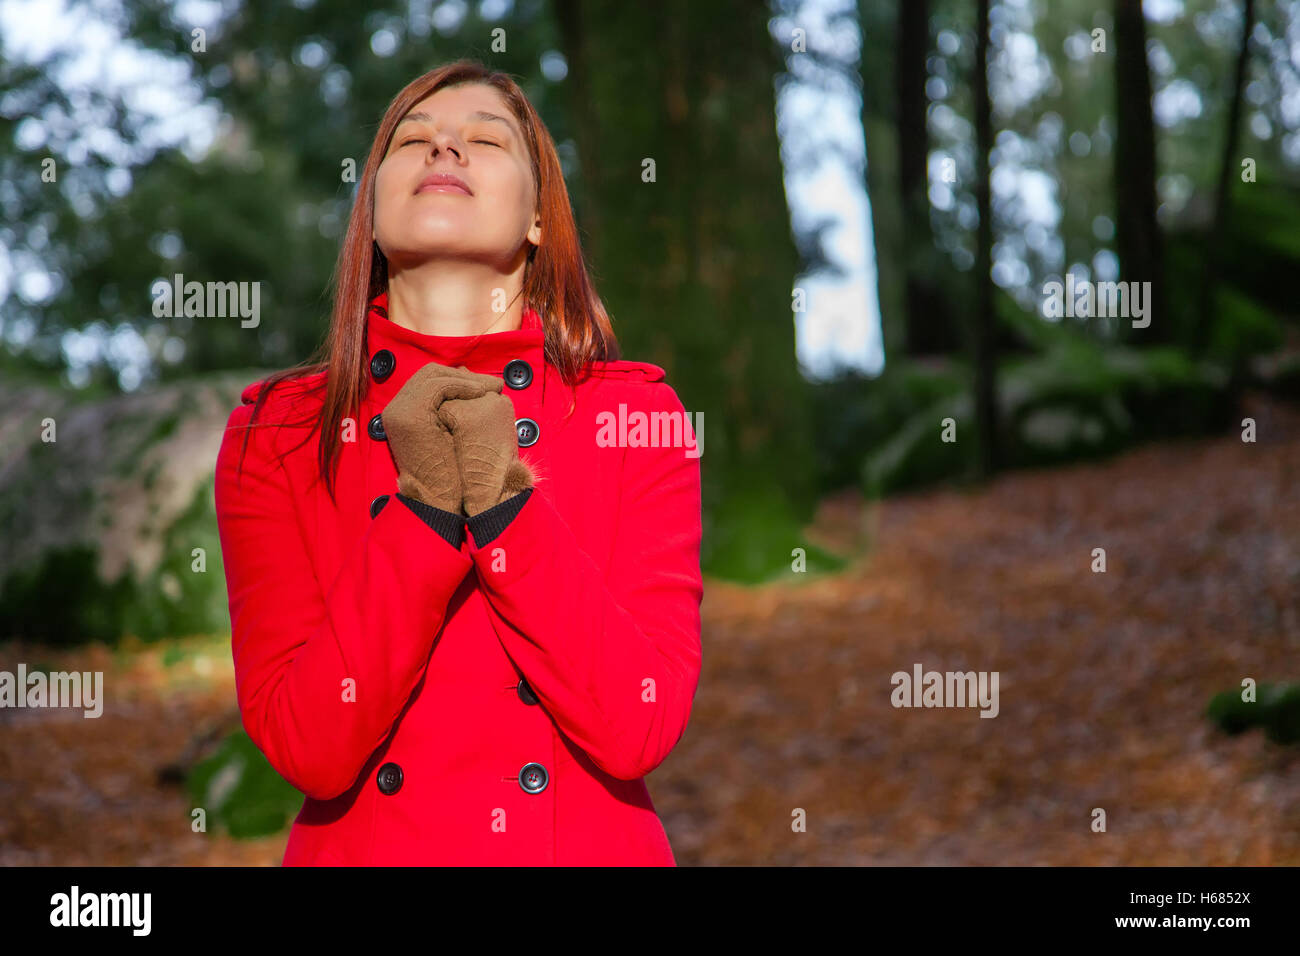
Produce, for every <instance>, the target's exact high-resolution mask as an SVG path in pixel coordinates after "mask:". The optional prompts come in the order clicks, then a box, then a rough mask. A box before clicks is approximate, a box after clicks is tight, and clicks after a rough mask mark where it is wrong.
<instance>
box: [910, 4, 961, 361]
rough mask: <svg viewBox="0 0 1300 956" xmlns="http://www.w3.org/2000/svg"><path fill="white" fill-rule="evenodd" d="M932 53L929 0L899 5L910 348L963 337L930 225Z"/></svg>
mask: <svg viewBox="0 0 1300 956" xmlns="http://www.w3.org/2000/svg"><path fill="white" fill-rule="evenodd" d="M929 53H930V3H929V0H901V2H900V3H899V4H898V42H897V45H896V47H895V56H894V65H895V69H894V93H895V97H896V100H897V104H898V105H897V112H896V114H895V116H896V121H897V125H898V185H899V192H900V194H901V195H902V197H903V264H904V269H905V288H904V303H905V309H906V313H907V345H906V348H907V353H908V354H909V355H924V354H934V353H946V352H953V351H956V350H957V349H958V348H959V346H960V342H959V339H958V336H957V330H956V328H955V327H954V324H953V318H952V315H951V314H950V310H949V309H948V303H947V300H946V299H945V298H944V295H943V290H942V288H941V287H940V285H939V283H938V282H937V281H936V276H935V267H936V265H937V258H938V257H937V254H936V250H935V246H934V233H933V230H932V229H931V228H930V178H929V170H928V162H929V154H930V138H929V133H928V130H927V129H926V109H927V107H928V105H929V102H928V99H927V97H926V93H925V81H926V68H925V61H926V57H927V56H929Z"/></svg>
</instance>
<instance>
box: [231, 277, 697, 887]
mask: <svg viewBox="0 0 1300 956" xmlns="http://www.w3.org/2000/svg"><path fill="white" fill-rule="evenodd" d="M386 304H387V302H386V296H380V297H379V298H377V299H376V300H375V304H374V305H373V306H372V308H371V310H370V312H369V315H368V317H367V336H368V339H367V348H368V354H369V355H370V356H371V357H372V361H371V363H370V373H371V374H370V375H369V379H368V384H367V394H366V397H365V399H364V402H363V405H362V409H361V418H360V419H359V420H358V421H357V423H356V436H355V440H354V441H351V442H345V443H344V445H343V451H342V454H341V459H340V465H339V471H338V478H337V488H336V494H337V504H336V503H335V502H334V501H332V500H331V499H330V497H329V495H328V494H327V493H326V491H325V488H324V486H323V485H322V484H320V483H319V482H318V480H317V472H316V469H317V457H316V455H317V446H318V439H319V435H318V434H313V435H312V437H311V439H310V440H309V441H307V442H306V443H305V444H303V445H302V446H301V447H300V448H298V449H297V450H296V451H293V452H291V453H290V454H289V455H288V456H287V457H286V458H285V460H284V465H283V467H280V466H279V465H277V464H276V461H275V459H274V458H273V457H272V452H273V451H279V450H281V449H285V448H291V447H292V446H294V445H297V444H298V443H299V442H300V441H301V440H302V438H303V436H304V435H305V434H306V431H305V429H303V428H293V427H286V428H283V429H280V428H261V427H255V428H254V429H253V434H252V437H251V438H250V441H249V448H248V453H247V457H246V458H245V460H244V470H243V474H242V478H241V477H237V475H236V466H237V464H238V457H239V451H240V444H241V442H242V439H243V436H244V433H245V431H246V430H247V429H246V428H245V427H244V426H246V425H247V423H248V420H249V416H250V413H251V410H252V406H251V402H252V401H253V400H254V398H255V397H256V395H257V393H258V390H259V388H260V387H261V386H260V383H254V384H253V385H250V386H249V387H248V388H247V389H246V390H245V391H244V393H243V403H244V404H242V405H241V406H240V407H238V408H236V409H235V410H234V412H233V413H232V414H231V416H230V421H229V424H228V425H227V430H226V433H225V438H224V441H223V443H222V446H221V451H220V453H219V455H218V458H217V466H216V507H217V520H218V525H219V530H220V535H221V549H222V555H223V559H224V563H225V571H226V580H227V585H228V588H229V595H230V621H231V638H232V640H231V643H232V649H233V654H234V662H235V680H236V686H237V693H238V699H239V707H240V711H241V713H242V716H243V724H244V727H245V728H246V729H247V731H248V734H249V736H250V737H251V738H252V739H253V741H254V742H255V743H256V744H257V746H258V747H259V748H260V749H261V751H262V752H263V753H264V754H265V755H266V757H267V759H268V760H269V761H270V763H271V765H272V766H273V767H274V768H275V769H276V770H277V771H278V772H279V773H280V774H281V775H283V776H284V778H285V779H286V780H288V781H289V782H290V783H291V784H293V785H294V787H296V788H297V789H298V790H301V791H302V792H303V793H304V794H305V795H306V797H307V799H306V800H305V802H304V803H303V807H302V810H301V812H300V813H299V814H298V816H297V818H296V819H295V821H294V824H293V828H292V831H291V832H290V835H289V842H288V848H287V850H286V852H285V857H284V864H285V865H298V864H326V865H329V864H343V865H391V864H396V865H439V864H450V865H479V864H506V865H512V864H518V865H545V864H555V865H561V866H567V865H588V864H592V865H602V864H638V865H644V864H660V865H669V866H671V865H674V863H675V861H674V859H673V855H672V850H671V849H670V847H669V845H668V839H667V836H666V834H665V833H664V829H663V826H662V824H661V823H660V821H659V818H658V816H657V814H656V813H655V809H654V806H653V805H652V803H651V802H650V796H649V793H648V792H647V790H646V786H645V783H644V781H643V780H642V778H643V777H644V776H645V775H646V774H648V773H649V772H650V771H652V770H654V769H655V767H657V766H658V765H659V764H660V763H661V762H662V761H663V759H664V758H665V757H666V756H667V755H668V752H669V751H670V750H672V748H673V746H674V745H675V744H676V743H677V741H678V740H679V739H680V737H681V736H682V733H683V731H684V730H685V728H686V722H687V719H688V717H689V715H690V710H691V702H692V699H693V698H694V695H695V689H696V685H697V683H698V680H699V673H700V600H701V595H702V588H701V579H700V565H699V546H700V533H701V528H700V466H699V458H698V456H696V455H695V454H694V453H692V452H691V451H690V450H689V449H686V448H683V447H665V446H663V445H662V444H661V446H660V447H654V446H653V445H647V444H646V441H645V440H640V441H639V445H640V447H627V446H628V445H633V444H635V443H638V439H645V435H644V433H642V434H640V435H638V434H636V433H635V432H629V433H628V434H629V435H631V436H632V440H629V441H626V442H623V443H622V444H621V445H619V444H616V445H613V446H612V447H610V442H609V441H608V439H609V437H610V435H611V431H610V429H609V428H608V427H607V426H608V424H609V421H610V416H614V417H618V416H620V408H619V406H620V405H625V406H626V408H625V410H624V413H623V414H625V415H627V416H634V413H635V412H637V411H643V412H647V413H649V412H675V413H677V414H678V415H682V416H684V415H685V409H684V408H683V407H682V404H681V402H680V401H679V400H678V398H677V395H676V393H675V392H674V391H673V389H672V388H671V387H670V386H669V385H667V384H666V383H665V382H664V373H663V369H661V368H659V367H658V366H655V365H650V364H647V363H642V362H629V361H619V362H608V363H596V364H595V365H594V366H593V371H594V373H595V374H593V375H592V376H591V377H590V378H589V379H587V380H586V381H585V382H584V383H582V384H581V385H579V386H577V388H576V395H575V392H574V391H573V390H571V389H569V388H567V387H565V386H564V384H563V382H562V381H561V379H560V377H559V375H558V373H557V372H556V370H555V369H554V368H553V367H552V366H551V365H549V364H548V363H547V362H546V361H545V359H544V353H543V347H542V346H543V333H542V327H541V322H540V320H539V318H538V316H537V313H536V312H534V311H532V310H531V309H528V310H526V312H525V317H524V324H523V327H522V328H520V329H518V330H515V331H509V332H499V333H493V334H489V335H486V336H483V337H481V338H480V339H479V340H478V342H477V344H475V343H474V340H473V339H472V338H468V337H466V338H462V337H451V336H429V335H424V334H421V333H418V332H413V331H410V330H408V329H405V328H402V327H400V326H397V325H395V324H393V323H392V322H390V321H389V320H388V319H387V318H385V317H384V315H383V313H382V312H380V311H379V310H378V309H377V308H375V306H380V307H383V306H386ZM385 352H387V353H389V354H388V355H387V356H385V355H384V353H385ZM375 356H378V358H375ZM430 361H435V362H439V363H441V364H444V365H452V366H456V365H465V366H467V367H468V368H469V369H471V370H472V371H476V372H483V373H488V374H493V375H502V376H504V378H505V380H506V386H507V387H504V388H503V390H502V391H503V393H504V394H506V395H508V396H509V397H510V398H511V400H512V401H513V402H514V407H515V413H516V415H517V416H518V417H519V418H520V419H525V418H526V419H531V420H532V422H533V423H534V424H535V425H536V429H535V431H534V430H531V429H530V428H529V427H528V426H527V425H526V424H525V425H524V427H523V428H521V429H520V432H521V443H522V442H525V441H527V440H528V439H530V438H533V437H534V434H535V439H536V440H535V441H534V442H533V443H532V444H528V445H527V447H521V448H520V449H519V453H520V456H521V457H522V458H523V459H524V460H526V461H527V462H528V463H529V464H530V465H532V466H533V471H534V473H535V474H537V475H538V483H537V486H536V488H535V490H534V491H533V492H532V494H531V495H530V496H529V497H528V498H527V500H526V501H525V503H524V505H523V508H522V509H521V510H520V511H519V512H518V514H517V515H515V517H514V518H513V520H512V521H511V522H510V524H509V525H508V526H507V527H506V528H505V530H504V531H503V532H502V533H501V534H500V536H499V537H497V538H496V539H495V540H492V541H490V542H488V543H487V545H486V547H483V548H480V547H478V545H477V542H476V541H475V539H474V538H473V536H472V535H466V539H465V541H464V543H463V544H462V545H461V546H460V549H459V550H457V549H456V548H454V547H453V546H452V545H450V544H449V543H448V542H447V541H446V540H445V539H444V538H443V537H440V536H439V534H438V533H437V532H435V531H434V530H433V529H432V528H431V527H430V526H429V525H428V524H426V523H424V522H423V521H422V520H421V519H420V518H419V517H417V516H416V514H415V512H414V511H413V510H412V509H411V508H409V507H406V506H404V504H403V502H401V501H400V500H399V499H398V498H397V497H396V491H397V468H396V465H395V464H394V463H393V457H392V454H391V453H390V451H389V447H388V445H387V443H386V442H385V441H384V440H383V432H382V429H378V430H377V435H376V431H375V430H372V429H370V428H368V424H369V422H370V421H371V419H372V417H373V416H376V415H378V414H379V413H381V412H382V411H383V409H384V406H385V405H386V404H387V403H388V402H389V400H391V399H392V397H393V396H394V395H395V394H396V393H397V391H398V389H400V388H401V387H402V385H403V384H404V383H405V382H406V380H407V379H408V378H409V377H410V376H411V375H412V374H413V373H414V372H415V371H416V370H417V369H419V368H420V367H421V366H422V365H424V364H425V363H427V362H430ZM510 363H513V364H510ZM519 363H526V364H519ZM508 365H509V368H507V366H508ZM385 373H387V374H386V375H385ZM322 374H323V373H322ZM320 377H321V376H316V377H315V379H316V380H317V381H319V379H320ZM311 381H312V379H306V380H304V382H305V383H310V382H311ZM322 394H323V392H321V393H319V394H312V393H309V392H308V391H307V390H306V389H305V388H304V387H303V386H302V385H299V384H294V383H292V382H291V383H286V384H284V385H282V386H280V387H279V388H277V389H275V390H274V392H273V394H272V396H271V398H270V399H268V402H267V404H266V405H265V406H264V408H263V411H262V412H261V413H260V414H259V423H260V422H263V421H265V422H267V423H272V422H276V421H279V420H283V419H284V418H285V413H286V411H288V410H290V409H292V411H293V415H294V416H300V415H301V413H302V411H303V410H304V409H310V408H313V407H314V408H319V407H320V401H321V395H322ZM571 399H573V400H574V401H576V406H575V407H574V408H573V410H572V413H569V406H570V401H571ZM313 402H314V403H315V404H314V406H313V405H312V404H311V403H313ZM602 413H607V414H606V415H604V416H602ZM263 416H265V418H264V417H263ZM661 421H664V420H662V419H661ZM602 425H603V426H606V427H605V430H604V431H603V432H602V430H601V429H602ZM650 440H653V439H650ZM686 440H688V441H689V440H690V439H689V433H688V437H687V439H686ZM383 496H388V497H387V498H384V497H383ZM372 511H373V512H374V514H373V516H372Z"/></svg>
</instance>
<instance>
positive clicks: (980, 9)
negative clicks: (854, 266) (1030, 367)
mask: <svg viewBox="0 0 1300 956" xmlns="http://www.w3.org/2000/svg"><path fill="white" fill-rule="evenodd" d="M975 30H976V33H975V76H974V78H973V80H972V84H973V89H974V92H975V202H976V205H977V206H978V208H979V232H978V235H977V237H976V245H977V249H976V251H975V288H976V306H975V316H974V320H973V322H972V329H971V342H970V345H971V353H972V354H971V358H972V361H973V364H974V371H975V419H976V427H977V428H978V429H979V435H978V441H979V457H978V463H977V469H978V471H977V474H978V477H980V478H986V477H988V476H989V475H990V474H991V473H992V472H993V471H995V470H996V469H997V468H998V466H999V464H1000V460H1001V455H1000V451H999V446H998V421H997V411H998V409H997V355H996V354H995V352H994V329H995V327H996V321H995V317H994V315H993V276H992V271H993V203H992V197H991V194H990V186H989V153H990V152H991V151H992V149H993V117H992V109H991V104H990V103H989V78H988V61H989V0H977V2H976V18H975Z"/></svg>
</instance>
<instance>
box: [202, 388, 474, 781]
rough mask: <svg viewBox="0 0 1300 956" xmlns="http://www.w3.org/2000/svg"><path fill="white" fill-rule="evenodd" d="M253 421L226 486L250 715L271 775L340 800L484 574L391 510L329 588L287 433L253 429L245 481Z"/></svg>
mask: <svg viewBox="0 0 1300 956" xmlns="http://www.w3.org/2000/svg"><path fill="white" fill-rule="evenodd" d="M267 404H268V406H269V405H270V402H268V403H267ZM250 412H251V408H250V407H249V406H243V407H241V408H237V409H235V411H234V412H233V413H232V414H231V416H230V420H229V422H228V423H227V426H226V432H225V435H224V438H223V440H222V444H221V450H220V451H219V452H218V456H217V467H216V485H215V497H216V511H217V526H218V532H219V534H220V539H221V553H222V560H223V562H224V566H225V572H226V586H227V588H228V591H229V597H230V631H231V647H232V650H233V654H234V663H235V683H236V693H237V697H238V701H239V709H240V713H241V716H242V718H243V724H244V728H245V729H246V730H247V731H248V735H249V737H251V738H252V740H253V742H254V743H255V744H256V745H257V746H258V748H259V749H260V750H261V751H262V753H264V754H265V755H266V758H267V760H268V761H270V763H271V766H273V767H274V768H275V769H276V771H277V772H279V773H280V775H281V776H283V777H284V778H285V779H286V780H287V781H289V783H291V784H292V785H293V786H294V787H296V788H297V789H298V790H301V791H302V792H303V793H305V794H306V795H307V796H309V797H313V798H315V799H317V800H328V799H332V798H333V797H336V796H338V795H339V794H341V793H344V792H346V791H347V790H348V789H349V788H350V787H351V786H352V785H353V784H354V783H355V781H356V778H357V775H358V773H360V771H361V769H362V767H364V765H365V763H366V761H367V760H368V759H369V758H370V756H371V754H372V753H373V752H374V750H375V748H376V747H378V746H379V745H380V744H381V743H382V742H383V740H384V739H385V737H387V735H388V734H389V732H390V730H391V729H392V726H393V723H394V721H396V719H397V718H398V716H399V715H400V714H401V711H402V708H403V707H404V706H405V704H406V701H407V699H408V698H409V697H410V695H411V692H412V691H413V690H414V689H415V686H416V685H417V684H418V683H419V681H420V679H421V677H422V675H423V673H424V670H425V667H426V666H427V664H428V661H429V655H430V651H431V649H432V646H433V641H434V638H435V636H436V635H437V634H438V632H439V630H440V629H441V627H442V622H443V617H444V615H445V614H446V611H447V605H448V601H449V600H450V599H451V597H452V595H453V594H454V593H455V591H456V589H457V587H458V586H459V585H460V583H461V581H462V580H463V579H464V577H465V575H466V574H467V573H468V572H469V569H470V567H471V566H472V563H471V561H470V558H469V556H468V555H466V554H464V553H462V552H461V551H460V550H458V549H456V548H453V547H452V546H451V545H450V544H449V543H448V542H447V541H446V540H445V539H444V538H443V537H442V536H441V535H439V533H438V532H437V531H435V530H434V529H433V528H431V527H430V526H429V525H428V524H426V523H425V522H424V521H422V520H421V519H420V518H419V517H418V516H417V515H416V514H415V512H414V511H412V510H411V509H410V508H406V507H402V506H401V505H400V504H398V503H397V502H396V501H394V500H392V499H390V500H389V502H388V504H387V505H386V506H385V507H384V508H383V509H382V510H381V511H380V512H379V514H378V515H377V516H376V517H375V518H374V519H373V520H372V521H371V522H370V524H369V526H368V527H367V528H366V530H365V532H364V533H363V534H362V535H361V538H360V540H359V541H358V542H357V544H356V545H355V547H354V548H353V550H352V551H351V553H349V554H348V555H347V556H346V558H345V559H344V561H343V564H342V567H341V569H340V570H339V572H338V575H337V577H336V578H335V579H334V580H333V581H329V582H321V581H318V579H317V577H316V572H315V570H314V568H313V565H312V562H311V560H310V557H309V552H308V548H307V545H306V543H305V542H306V540H307V539H306V538H305V537H304V534H303V531H302V528H301V526H300V519H299V517H298V514H299V510H300V509H299V503H298V502H297V501H296V500H295V499H296V498H298V497H299V496H301V495H302V491H300V490H298V489H295V488H294V487H292V486H291V483H290V480H289V477H288V473H287V471H286V469H285V467H284V465H283V462H282V461H281V460H279V459H278V458H277V457H275V456H274V454H273V451H272V440H271V437H270V434H271V433H273V432H276V431H278V430H279V429H276V428H275V427H274V426H265V427H264V426H262V425H261V424H260V423H259V424H257V425H255V426H253V427H252V429H251V432H252V434H251V436H250V438H249V445H248V451H247V454H246V456H245V457H244V462H243V469H242V472H239V473H238V474H237V472H236V468H237V465H238V463H239V456H240V447H241V445H242V443H243V438H244V434H245V432H246V431H248V430H249V429H248V427H247V423H248V419H249V415H250ZM260 418H261V416H259V419H260ZM291 431H293V430H292V429H285V432H286V434H287V433H289V432H291ZM298 434H301V433H300V432H299V433H298ZM294 440H295V441H296V438H295V439H294ZM304 447H310V446H304ZM313 493H320V494H324V493H325V492H324V489H323V487H320V486H318V488H317V490H314V491H313Z"/></svg>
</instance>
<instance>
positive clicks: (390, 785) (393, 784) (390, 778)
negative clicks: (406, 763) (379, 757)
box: [375, 762, 402, 797]
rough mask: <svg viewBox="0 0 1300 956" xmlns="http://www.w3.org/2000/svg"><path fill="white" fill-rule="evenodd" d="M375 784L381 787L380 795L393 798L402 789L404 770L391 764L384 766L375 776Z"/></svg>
mask: <svg viewBox="0 0 1300 956" xmlns="http://www.w3.org/2000/svg"><path fill="white" fill-rule="evenodd" d="M375 783H377V784H378V785H379V792H380V793H382V794H384V795H385V796H388V797H391V796H392V795H393V794H395V793H396V792H397V791H398V790H401V789H402V768H401V767H399V766H398V765H397V764H395V763H391V762H390V763H386V764H384V765H383V766H382V767H380V768H379V773H378V774H377V775H376V776H375Z"/></svg>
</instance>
